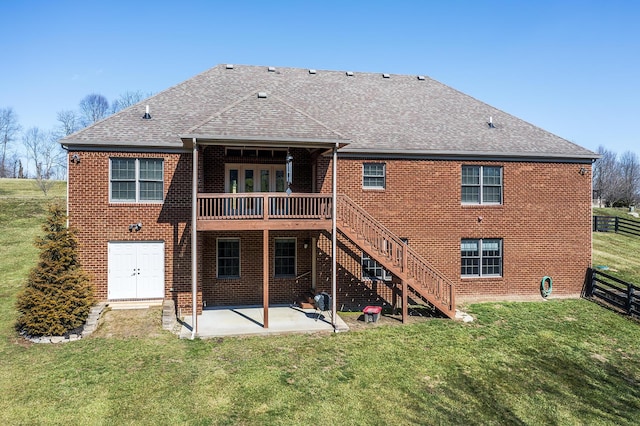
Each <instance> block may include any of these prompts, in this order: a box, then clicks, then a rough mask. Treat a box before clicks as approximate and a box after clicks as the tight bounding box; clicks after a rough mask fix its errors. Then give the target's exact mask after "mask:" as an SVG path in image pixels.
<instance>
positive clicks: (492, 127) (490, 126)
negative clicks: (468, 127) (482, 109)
mask: <svg viewBox="0 0 640 426" xmlns="http://www.w3.org/2000/svg"><path fill="white" fill-rule="evenodd" d="M487 125H488V126H489V128H490V129H494V128H495V127H496V126H495V125H494V124H493V117H491V116H489V122H488V123H487Z"/></svg>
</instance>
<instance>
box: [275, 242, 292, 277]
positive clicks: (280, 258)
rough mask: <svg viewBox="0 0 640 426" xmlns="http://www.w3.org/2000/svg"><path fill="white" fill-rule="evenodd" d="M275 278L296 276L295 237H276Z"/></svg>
mask: <svg viewBox="0 0 640 426" xmlns="http://www.w3.org/2000/svg"><path fill="white" fill-rule="evenodd" d="M275 275H276V278H292V277H295V276H296V239H295V238H276V247H275Z"/></svg>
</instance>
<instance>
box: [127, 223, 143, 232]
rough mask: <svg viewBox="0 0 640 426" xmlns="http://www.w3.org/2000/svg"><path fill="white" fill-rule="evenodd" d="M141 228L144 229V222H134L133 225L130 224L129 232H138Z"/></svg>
mask: <svg viewBox="0 0 640 426" xmlns="http://www.w3.org/2000/svg"><path fill="white" fill-rule="evenodd" d="M141 229H142V222H138V223H132V224H131V225H129V232H133V231H136V232H138V231H139V230H141Z"/></svg>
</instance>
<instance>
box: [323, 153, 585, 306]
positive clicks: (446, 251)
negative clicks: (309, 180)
mask: <svg viewBox="0 0 640 426" xmlns="http://www.w3.org/2000/svg"><path fill="white" fill-rule="evenodd" d="M320 162H321V163H322V164H321V165H320V166H319V167H318V170H324V171H326V177H325V178H324V181H323V184H322V192H331V166H330V159H328V158H323V159H320ZM363 162H378V161H377V160H362V159H358V160H355V159H339V160H338V165H339V171H338V192H339V193H344V194H347V195H348V196H349V197H350V198H352V199H353V200H354V201H355V202H356V203H358V204H359V205H360V206H362V207H363V208H364V209H366V210H367V211H368V212H369V213H370V214H371V215H373V216H374V217H375V218H377V219H378V220H380V221H381V222H382V223H383V224H384V225H385V226H386V227H388V228H389V229H390V230H391V231H392V232H394V233H395V234H396V235H398V236H400V237H408V238H409V244H410V245H411V247H413V248H414V249H416V250H417V251H418V252H419V253H420V254H422V256H423V257H424V258H425V259H426V260H427V261H429V262H430V263H432V264H433V265H434V266H435V267H436V268H438V269H439V270H440V272H442V273H443V274H444V275H446V276H447V277H448V278H449V279H451V280H452V281H453V282H454V284H455V288H456V292H457V297H458V301H461V300H479V299H521V298H522V299H525V298H526V299H528V298H539V297H540V292H539V288H540V281H541V279H542V277H543V276H546V275H548V276H551V277H552V278H553V284H554V285H553V296H576V295H578V294H579V293H580V292H581V290H582V286H583V282H584V277H585V272H586V268H587V267H589V265H590V263H591V207H590V206H591V166H590V164H569V163H527V162H472V161H427V160H389V161H382V162H384V163H385V164H386V188H385V189H384V190H366V189H362V163H363ZM463 164H464V165H473V164H478V165H486V166H492V165H497V166H501V167H503V200H504V202H503V204H502V205H500V206H488V205H487V206H466V205H462V203H461V169H462V165H463ZM581 167H584V168H586V169H587V170H588V173H587V174H585V175H582V174H580V173H579V170H580V168H581ZM319 180H322V179H320V178H319ZM480 218H482V219H481V220H480ZM463 238H502V239H503V267H504V270H503V276H502V277H500V278H464V279H462V278H461V276H460V240H461V239H463ZM343 240H344V239H343ZM343 243H344V241H343ZM356 275H357V274H356ZM341 278H342V280H343V282H341V283H340V286H342V287H343V288H349V286H350V285H351V284H349V283H350V278H348V277H344V276H341ZM345 296H346V295H345ZM345 296H343V297H345ZM347 299H348V300H347V301H349V302H351V301H352V298H349V297H347ZM367 300H368V299H367ZM367 300H363V301H362V302H360V303H359V304H362V303H365V302H366V301H367Z"/></svg>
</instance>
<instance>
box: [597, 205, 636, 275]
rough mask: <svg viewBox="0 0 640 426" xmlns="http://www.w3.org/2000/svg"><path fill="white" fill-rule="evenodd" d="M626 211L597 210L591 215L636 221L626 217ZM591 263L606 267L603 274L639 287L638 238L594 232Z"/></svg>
mask: <svg viewBox="0 0 640 426" xmlns="http://www.w3.org/2000/svg"><path fill="white" fill-rule="evenodd" d="M627 211H628V209H624V210H622V209H604V208H598V209H594V213H593V214H594V215H600V216H620V217H624V218H625V219H629V220H637V219H635V218H634V217H633V216H630V215H628V214H627V213H626V212H627ZM638 222H640V221H638ZM592 263H593V265H594V266H598V265H604V266H608V267H609V269H608V270H606V271H604V272H605V273H607V274H610V275H613V276H615V277H617V278H620V279H622V280H625V281H630V282H632V283H634V284H636V285H640V237H636V236H631V235H624V234H616V233H614V232H594V233H593V260H592Z"/></svg>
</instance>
